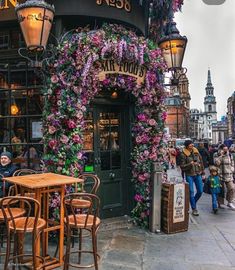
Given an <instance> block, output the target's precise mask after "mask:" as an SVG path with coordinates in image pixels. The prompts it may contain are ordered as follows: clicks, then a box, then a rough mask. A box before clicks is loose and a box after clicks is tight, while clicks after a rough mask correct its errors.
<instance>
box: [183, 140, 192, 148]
mask: <svg viewBox="0 0 235 270" xmlns="http://www.w3.org/2000/svg"><path fill="white" fill-rule="evenodd" d="M192 143H193V141H191V140H186V141H185V142H184V146H185V147H188V146H189V145H190V144H192Z"/></svg>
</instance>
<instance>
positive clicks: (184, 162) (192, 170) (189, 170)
mask: <svg viewBox="0 0 235 270" xmlns="http://www.w3.org/2000/svg"><path fill="white" fill-rule="evenodd" d="M184 146H185V147H184V149H183V151H182V154H181V163H180V167H181V168H182V170H183V171H184V173H185V176H186V181H187V183H188V184H189V193H190V194H189V195H190V205H191V208H192V214H193V215H194V216H198V215H199V212H198V210H197V201H198V200H199V199H200V197H201V195H202V192H203V183H202V177H201V175H202V174H204V167H203V161H202V157H201V155H200V153H199V151H198V150H197V148H196V147H194V145H193V142H192V141H191V140H186V141H185V143H184ZM194 184H195V186H196V194H194Z"/></svg>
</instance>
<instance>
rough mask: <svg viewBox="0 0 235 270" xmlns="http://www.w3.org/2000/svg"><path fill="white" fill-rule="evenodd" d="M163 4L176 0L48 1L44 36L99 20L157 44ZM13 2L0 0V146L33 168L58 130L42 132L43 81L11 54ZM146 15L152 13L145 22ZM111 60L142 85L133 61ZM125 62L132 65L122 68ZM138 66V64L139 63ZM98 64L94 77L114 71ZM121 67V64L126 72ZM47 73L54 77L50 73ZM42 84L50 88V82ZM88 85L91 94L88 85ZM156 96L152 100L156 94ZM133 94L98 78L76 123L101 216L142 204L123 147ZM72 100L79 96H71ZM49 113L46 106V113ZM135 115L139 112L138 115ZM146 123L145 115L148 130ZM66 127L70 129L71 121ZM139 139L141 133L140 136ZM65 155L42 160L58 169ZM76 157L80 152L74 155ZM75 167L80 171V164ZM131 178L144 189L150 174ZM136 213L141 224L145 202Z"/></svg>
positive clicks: (18, 38)
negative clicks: (49, 23)
mask: <svg viewBox="0 0 235 270" xmlns="http://www.w3.org/2000/svg"><path fill="white" fill-rule="evenodd" d="M19 2H20V3H22V2H24V1H19ZM169 2H172V3H173V7H174V11H175V10H176V9H179V8H180V6H181V4H182V1H174V0H173V1H169V0H164V1H155V0H152V1H148V0H146V1H142V0H140V1H138V0H135V1H134V0H121V1H108V0H105V1H102V0H86V1H84V0H67V1H63V0H57V1H48V3H50V4H54V5H55V10H56V13H55V18H54V23H53V28H52V35H50V40H49V42H48V43H54V44H56V40H57V39H59V38H61V37H62V36H63V35H64V34H65V33H66V32H67V31H70V30H72V29H78V28H79V29H80V30H79V31H81V33H82V31H83V30H81V28H83V27H86V26H87V25H89V28H90V29H91V31H96V30H98V29H100V28H101V27H102V25H103V23H106V24H107V25H110V24H118V25H121V26H122V27H124V29H126V30H125V31H126V32H127V33H128V31H130V33H132V31H133V32H134V33H135V34H136V36H137V37H138V36H143V40H145V38H148V37H150V38H151V39H152V40H153V42H154V43H157V40H158V39H159V38H160V37H161V35H162V31H163V26H164V22H166V21H167V20H168V19H169V18H168V16H169V14H172V12H169V9H173V7H172V6H171V5H169ZM16 3H17V0H16V1H10V0H9V1H8V0H4V1H1V6H0V29H1V30H0V110H1V111H0V125H1V127H3V128H2V129H1V131H0V132H1V133H0V150H1V151H2V150H5V149H7V150H9V151H11V152H13V154H14V162H15V163H17V164H18V165H19V167H21V168H24V167H28V168H32V169H36V170H37V169H40V161H41V158H42V156H43V155H45V154H48V150H47V147H48V142H49V139H48V136H49V135H52V133H53V132H55V133H56V132H59V130H58V131H52V130H49V131H48V129H45V119H44V120H43V116H42V114H43V113H44V114H45V111H46V110H48V107H45V98H47V97H48V95H49V94H48V93H47V94H46V97H45V90H44V92H42V87H43V84H44V81H42V79H41V78H40V76H38V74H37V73H35V70H34V69H33V68H32V67H31V66H30V64H29V62H28V61H26V60H25V58H22V57H20V56H19V54H18V49H19V48H20V47H24V46H25V44H24V41H23V38H22V34H21V31H20V28H19V25H18V22H17V20H16V16H15V12H14V6H15V4H16ZM150 14H151V16H152V17H151V24H150V20H149V17H150ZM84 31H85V30H84ZM75 32H76V31H75ZM126 36H127V35H126ZM127 42H128V40H127ZM159 57H160V56H159V55H155V58H159ZM159 59H160V58H159ZM159 61H160V60H159ZM118 65H119V66H118V67H119V72H120V69H121V68H120V67H123V71H122V72H123V73H124V75H125V76H130V77H132V78H135V79H136V80H140V84H141V83H142V85H143V84H145V83H146V77H147V76H148V75H149V74H150V73H149V72H148V70H146V68H141V67H138V66H137V67H136V66H133V63H132V62H131V61H130V63H129V64H128V63H126V64H125V63H118ZM131 65H132V68H130V66H131ZM138 65H139V66H141V65H140V64H139V63H138ZM162 65H163V64H162ZM102 66H103V73H105V74H99V75H100V76H101V77H102V76H103V81H104V80H105V77H104V76H107V74H108V73H109V74H111V73H112V74H116V73H118V72H117V70H116V68H117V65H116V63H115V65H114V63H111V62H109V59H106V60H105V62H104V63H102ZM125 67H127V68H126V70H125ZM99 68H100V67H99ZM139 68H140V69H139ZM130 73H132V74H130ZM162 73H163V70H162ZM141 74H142V75H141ZM54 75H55V76H57V77H58V76H59V74H56V73H55V74H54ZM119 75H120V74H117V75H116V77H115V78H116V79H118V78H119ZM82 76H84V74H83V75H82ZM113 76H115V75H113ZM140 77H143V78H140ZM106 78H107V77H106ZM51 80H52V79H51ZM148 80H149V79H148ZM153 80H155V77H154V78H153ZM47 86H48V87H50V84H49V85H47ZM137 88H138V87H137ZM90 91H91V92H92V89H90ZM159 91H160V92H159V93H160V94H159V95H161V90H159ZM42 93H44V95H43V94H42ZM55 96H56V94H55V95H54V94H53V97H52V98H58V96H59V95H58V96H56V97H55ZM158 98H159V100H160V96H159V97H158ZM135 100H136V99H135V98H133V95H132V94H131V93H130V91H121V89H119V88H118V87H110V86H109V85H107V86H104V84H103V87H102V91H99V93H97V94H96V95H95V97H94V98H93V99H92V101H91V102H89V104H87V106H86V113H84V119H83V120H82V121H81V122H82V123H83V122H84V126H85V127H84V128H83V129H82V135H81V137H82V150H83V152H84V155H83V161H84V162H83V163H82V165H81V166H82V171H85V172H88V173H89V172H90V173H95V174H97V175H98V176H99V177H100V179H101V187H100V193H99V195H100V197H101V202H102V211H101V212H102V213H101V214H102V217H113V216H121V215H124V214H130V211H131V210H132V209H133V207H134V205H136V203H137V202H140V200H142V202H143V205H145V206H146V205H147V204H148V202H147V200H149V198H148V194H147V195H146V198H144V196H145V195H141V194H139V193H141V192H142V191H140V189H139V193H138V194H137V193H136V192H134V188H133V183H132V182H131V179H133V163H132V162H131V159H133V158H132V157H131V153H133V147H134V146H133V141H134V140H135V138H133V136H132V127H133V124H134V122H135V118H136V103H135ZM142 100H143V98H142ZM58 101H59V102H58ZM50 102H52V101H50ZM50 102H49V103H50ZM63 102H64V101H63V100H62V98H61V100H58V99H57V105H58V104H59V105H58V106H59V107H61V106H62V107H63V106H64V105H65V104H64V103H63ZM78 102H80V101H79V100H78ZM156 102H157V101H156ZM49 103H47V106H48V104H49ZM50 104H52V103H50ZM146 104H147V103H146ZM156 104H157V103H156ZM50 106H52V105H50ZM65 107H66V106H65ZM59 110H60V109H59ZM53 113H54V112H53V110H52V114H51V115H53ZM47 116H48V115H47ZM142 117H144V116H143V115H142ZM161 117H162V118H164V112H161V115H160V118H161ZM47 118H48V117H47ZM145 120H146V119H145ZM151 120H152V119H151ZM43 121H44V122H43ZM77 123H78V122H77ZM70 124H71V123H70ZM154 124H155V123H154V121H152V122H151V125H152V126H151V128H152V127H153V126H154ZM155 125H156V124H155ZM42 127H43V131H42ZM47 128H48V126H47ZM71 128H73V127H72V126H71ZM161 128H163V127H161ZM74 130H75V128H74ZM157 133H158V135H159V137H161V136H162V134H161V131H160V128H159V131H158V132H157ZM48 134H49V135H48ZM79 136H80V135H79ZM146 136H147V135H146ZM137 137H138V136H137ZM155 137H156V138H155V140H156V144H158V143H159V140H158V137H157V136H155ZM74 139H76V140H77V141H76V147H78V146H79V145H80V144H81V141H79V140H80V139H79V137H76V138H75V137H74ZM142 139H143V137H141V140H142ZM50 142H51V144H50V147H51V150H53V151H55V150H56V147H57V146H58V145H52V142H54V143H55V140H54V141H53V140H50ZM146 143H147V142H146ZM68 144H69V142H68ZM74 144H75V143H74ZM146 147H147V146H146ZM79 149H80V148H79ZM57 150H58V149H57ZM70 150H71V149H69V151H70ZM146 150H148V151H150V150H149V149H146ZM79 151H80V150H79ZM151 151H152V152H151V158H152V160H154V159H155V160H156V157H155V156H157V154H156V153H155V152H156V151H157V150H156V149H155V148H154V149H153V150H151ZM154 151H155V152H154ZM50 154H51V153H49V155H50ZM154 154H155V156H154ZM50 157H52V156H50ZM84 157H85V158H84ZM73 158H74V157H73V156H70V157H67V160H66V161H65V160H62V161H61V160H60V158H58V157H57V156H56V155H55V156H54V157H53V159H51V160H49V161H50V164H49V161H48V160H47V161H48V164H49V165H48V166H49V167H50V166H53V164H57V163H58V162H61V166H60V167H61V170H63V169H64V168H65V167H66V164H67V163H69V162H71V160H73ZM80 158H82V157H81V156H80ZM46 165H47V164H46ZM57 169H58V170H57ZM79 169H80V172H81V168H79ZM70 170H71V168H70ZM74 170H76V168H75V169H74ZM55 172H56V173H59V166H57V167H56V169H55ZM62 173H63V171H62ZM66 173H68V174H69V173H71V171H69V170H68V171H67V172H66ZM136 177H139V179H140V180H139V182H138V183H137V186H138V185H139V183H140V182H141V181H142V182H144V181H145V180H146V182H145V184H146V187H145V190H148V181H149V177H150V176H149V174H148V172H146V175H144V174H143V175H142V174H141V173H139V174H136V175H135V174H134V178H136ZM144 178H145V179H144ZM141 179H142V180H141ZM134 183H135V181H134ZM145 193H146V192H145ZM134 198H135V199H134ZM143 198H144V199H143ZM137 212H138V213H137ZM136 213H137V214H136V216H138V223H140V224H142V225H143V224H144V225H146V224H147V223H146V220H148V216H149V211H148V206H147V207H145V208H144V209H138V211H136Z"/></svg>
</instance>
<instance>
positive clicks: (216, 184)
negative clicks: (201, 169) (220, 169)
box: [207, 175, 221, 194]
mask: <svg viewBox="0 0 235 270" xmlns="http://www.w3.org/2000/svg"><path fill="white" fill-rule="evenodd" d="M207 183H208V184H209V187H210V192H211V193H216V194H219V193H220V188H221V183H220V179H219V176H218V175H215V176H212V175H210V176H209V177H208V178H207Z"/></svg>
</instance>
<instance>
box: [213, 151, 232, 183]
mask: <svg viewBox="0 0 235 270" xmlns="http://www.w3.org/2000/svg"><path fill="white" fill-rule="evenodd" d="M214 162H215V165H216V166H217V167H218V168H219V177H220V179H221V180H222V181H224V182H230V181H233V172H234V160H233V157H232V156H231V155H229V153H228V154H227V155H218V156H217V157H216V156H215V159H214Z"/></svg>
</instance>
